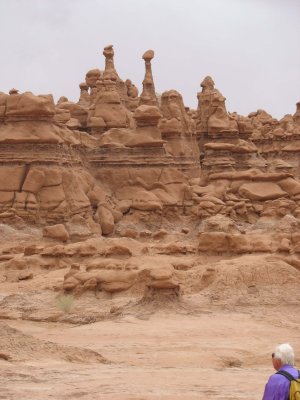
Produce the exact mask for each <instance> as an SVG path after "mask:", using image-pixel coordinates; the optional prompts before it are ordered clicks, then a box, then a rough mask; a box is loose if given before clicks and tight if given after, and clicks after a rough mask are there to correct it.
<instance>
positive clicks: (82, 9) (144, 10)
mask: <svg viewBox="0 0 300 400" xmlns="http://www.w3.org/2000/svg"><path fill="white" fill-rule="evenodd" d="M0 37H1V42H0V43H1V62H0V91H2V92H6V93H7V92H8V91H9V90H10V89H11V88H12V87H15V88H17V89H19V90H20V91H21V92H23V91H27V90H30V91H32V92H33V93H34V94H45V93H52V94H54V97H55V99H56V100H57V99H58V98H59V97H60V96H62V95H64V96H67V97H68V98H69V99H70V100H73V101H77V100H78V96H79V88H78V84H79V83H80V82H82V81H84V78H85V73H86V72H87V71H88V70H89V69H92V68H100V69H103V67H104V57H103V55H102V50H103V47H104V46H106V45H108V44H113V45H114V49H115V65H116V68H117V71H118V73H119V75H120V77H121V78H122V79H124V80H125V79H126V78H130V79H131V80H132V81H133V82H134V83H135V84H136V85H137V86H138V88H139V90H141V82H142V80H143V76H144V63H143V60H142V59H141V56H142V54H143V53H144V51H146V50H148V49H153V50H154V51H155V58H154V60H153V62H152V66H153V75H154V80H155V85H156V91H157V92H160V93H161V92H163V91H165V90H170V89H176V90H178V91H179V92H180V93H181V94H182V95H183V98H184V102H185V104H186V105H187V106H190V107H192V108H196V106H197V97H196V95H197V92H198V91H200V82H201V81H202V79H203V78H204V77H205V76H206V75H211V76H212V77H213V79H214V81H215V84H216V87H217V88H218V89H219V90H220V91H221V92H222V93H223V95H224V96H225V97H226V98H227V102H226V104H227V109H228V110H229V111H237V112H238V113H240V114H242V115H247V114H248V113H249V112H251V111H255V110H257V109H259V108H263V109H265V110H266V111H268V112H270V113H271V114H272V115H273V116H274V117H277V118H281V117H282V116H283V115H284V114H287V113H291V114H293V113H294V112H295V103H296V102H297V101H299V100H300V0H0Z"/></svg>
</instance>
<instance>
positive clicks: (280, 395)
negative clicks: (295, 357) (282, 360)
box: [262, 365, 298, 400]
mask: <svg viewBox="0 0 300 400" xmlns="http://www.w3.org/2000/svg"><path fill="white" fill-rule="evenodd" d="M279 371H286V372H289V373H290V374H291V375H293V377H294V378H298V371H297V370H296V369H295V368H293V367H292V366H291V365H283V366H282V367H281V368H280V370H279ZM289 391H290V381H289V380H288V379H287V378H286V377H285V376H283V375H279V374H274V375H271V376H270V378H269V380H268V382H267V384H266V387H265V392H264V395H263V398H262V400H288V399H289Z"/></svg>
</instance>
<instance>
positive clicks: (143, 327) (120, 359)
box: [0, 306, 300, 400]
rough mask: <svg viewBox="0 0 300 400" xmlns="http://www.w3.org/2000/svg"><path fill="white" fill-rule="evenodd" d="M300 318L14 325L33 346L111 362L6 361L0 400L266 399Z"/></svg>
mask: <svg viewBox="0 0 300 400" xmlns="http://www.w3.org/2000/svg"><path fill="white" fill-rule="evenodd" d="M297 315H298V312H297V306H294V307H293V306H288V307H285V306H282V307H278V306H277V307H272V306H269V307H248V308H247V307H244V308H242V307H240V308H235V309H231V310H230V309H225V308H222V307H216V308H210V309H209V308H203V309H202V310H200V311H199V312H198V313H197V314H194V315H188V314H187V315H183V314H182V313H180V314H177V313H176V312H167V311H158V312H156V313H153V314H148V315H147V313H145V314H144V315H143V314H139V315H137V314H136V315H134V313H132V314H130V313H129V314H127V315H125V316H120V317H119V318H117V319H114V320H108V321H100V322H96V323H93V324H89V325H80V326H74V325H68V324H58V323H41V322H31V321H21V320H10V321H7V324H8V325H9V326H11V327H13V328H16V329H17V330H18V331H21V332H23V333H26V334H29V335H32V336H33V337H34V338H37V339H42V340H47V341H51V342H54V343H58V344H60V345H65V346H76V347H81V348H86V349H92V350H95V351H97V352H99V353H101V354H102V355H103V356H104V357H105V358H106V359H107V360H109V362H108V363H95V362H92V363H90V362H66V361H63V360H60V359H56V360H55V359H46V358H44V356H43V355H42V354H41V358H40V359H39V357H37V359H32V360H30V361H25V362H24V361H23V362H16V361H5V360H0V373H1V377H0V381H1V393H0V399H11V400H17V399H21V398H22V399H23V400H35V399H36V400H37V399H39V400H41V399H43V400H44V399H57V400H60V399H62V400H63V399H76V398H81V399H86V400H88V399H105V400H106V399H107V400H108V399H120V400H123V399H124V400H125V399H126V400H127V399H128V400H129V399H132V400H133V399H135V400H137V399H139V400H142V399H145V400H146V399H147V400H150V399H163V400H167V399H168V400H171V399H182V400H187V399H213V398H217V399H224V400H225V399H248V400H252V399H260V398H261V396H262V392H263V389H264V385H265V381H266V379H267V377H268V376H269V375H270V374H271V373H273V371H272V367H271V360H270V354H271V352H272V351H273V347H274V345H276V344H277V343H280V342H283V341H287V342H290V343H291V344H293V345H294V347H295V349H299V348H300V331H299V329H298V326H297V321H296V318H297ZM2 350H5V349H2Z"/></svg>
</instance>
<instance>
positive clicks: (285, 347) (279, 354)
mask: <svg viewBox="0 0 300 400" xmlns="http://www.w3.org/2000/svg"><path fill="white" fill-rule="evenodd" d="M274 357H275V358H278V359H279V360H281V362H282V364H283V365H285V364H287V365H294V363H295V354H294V350H293V348H292V346H291V345H290V344H288V343H282V344H279V345H278V346H277V347H276V349H275V352H274Z"/></svg>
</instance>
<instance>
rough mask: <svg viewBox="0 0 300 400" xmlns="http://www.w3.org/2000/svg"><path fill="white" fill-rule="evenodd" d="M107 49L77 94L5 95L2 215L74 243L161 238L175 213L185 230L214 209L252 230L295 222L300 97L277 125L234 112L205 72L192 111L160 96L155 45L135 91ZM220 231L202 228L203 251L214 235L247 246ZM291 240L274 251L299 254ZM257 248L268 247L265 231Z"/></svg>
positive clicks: (0, 138)
mask: <svg viewBox="0 0 300 400" xmlns="http://www.w3.org/2000/svg"><path fill="white" fill-rule="evenodd" d="M103 55H104V57H105V67H104V69H103V70H100V69H97V68H96V69H91V70H90V71H88V72H87V74H86V78H85V82H83V83H81V84H80V85H79V88H80V96H79V100H78V102H72V101H69V100H68V99H67V98H66V97H61V98H60V99H59V101H58V103H57V104H56V105H55V104H54V102H53V98H52V96H51V95H40V96H35V95H33V94H32V93H30V92H26V93H21V94H19V93H18V91H17V90H15V89H12V90H11V91H10V93H9V94H5V93H0V223H1V222H3V223H7V222H8V223H11V224H13V223H14V224H19V225H20V224H25V225H26V223H33V222H34V223H36V224H40V225H42V226H45V225H47V226H50V228H51V229H50V228H47V229H48V230H47V229H46V230H45V235H46V236H47V237H51V238H52V239H53V240H56V239H57V240H61V241H63V240H71V241H72V240H75V239H76V240H84V239H86V238H87V237H89V236H91V235H100V234H102V235H104V236H110V237H111V236H114V235H115V236H118V235H119V234H120V235H121V233H122V235H123V236H124V237H131V238H135V239H136V238H140V239H141V240H142V238H143V240H144V239H145V238H147V237H151V238H153V239H154V240H157V239H158V238H164V237H165V236H167V235H168V230H167V229H164V226H163V225H164V223H166V225H167V226H169V224H171V222H170V221H172V223H174V224H176V223H177V222H176V221H178V220H179V218H181V217H182V218H186V219H188V225H190V226H187V227H186V226H185V227H183V228H182V229H183V231H182V232H187V233H186V234H187V235H188V234H189V232H191V231H193V229H194V228H193V229H192V228H191V227H194V226H195V224H196V225H197V224H198V225H201V226H205V221H211V219H213V218H216V217H220V218H221V219H222V218H223V219H229V220H230V221H232V223H233V224H250V225H251V226H255V224H258V226H260V225H259V224H265V223H270V224H271V223H275V222H276V223H279V221H281V220H282V219H284V218H292V219H296V220H298V218H299V216H300V189H299V187H300V181H299V177H300V164H299V151H300V125H299V112H300V111H299V110H300V108H299V107H300V106H299V104H300V103H297V110H296V113H295V114H294V115H286V116H285V117H284V118H282V119H281V120H280V121H278V120H276V119H274V118H272V116H271V115H270V114H268V113H267V112H266V111H264V110H257V111H256V112H253V113H251V114H249V115H248V116H240V115H238V114H237V113H230V112H228V111H227V109H226V106H225V100H226V99H225V97H223V95H222V94H221V93H220V92H219V91H218V90H217V89H216V88H215V86H214V82H213V80H212V78H211V77H209V76H208V77H206V78H205V79H204V80H203V81H202V83H201V87H202V91H201V92H200V93H198V109H197V110H190V109H188V108H187V107H185V106H184V102H183V98H182V96H181V94H180V93H179V92H177V91H176V90H169V91H165V92H163V93H162V95H161V98H160V101H158V99H157V95H156V93H155V84H154V79H153V75H152V68H151V60H152V59H153V57H154V52H153V51H152V50H148V51H146V52H145V54H144V55H143V59H144V61H145V77H144V80H143V82H142V83H143V90H142V93H141V95H140V96H139V93H138V89H137V87H136V86H135V85H134V84H133V83H132V82H131V81H130V80H129V79H127V80H126V81H125V82H124V81H123V80H122V79H121V78H120V76H119V74H118V72H117V71H116V68H115V65H114V49H113V46H112V45H109V46H106V47H105V48H104V51H103ZM152 219H153V220H155V221H156V222H155V224H156V231H155V232H154V231H151V229H149V226H150V227H152V226H153V225H155V224H154V223H152V222H151V221H152ZM157 221H160V222H159V223H158V222H157ZM223 222H224V220H223ZM60 224H64V225H63V226H64V227H65V230H66V232H63V229H62V228H61V229H59V228H55V226H58V225H60ZM126 224H128V226H127V225H126ZM139 224H140V225H139ZM159 224H160V225H159ZM158 225H159V228H158ZM53 226H54V227H53ZM210 226H213V224H211V225H210ZM49 229H50V230H49ZM153 229H154V228H153ZM218 229H219V228H217V227H215V228H214V229H213V228H210V230H209V231H208V232H206V231H203V232H202V233H201V235H202V239H201V243H200V244H199V251H200V249H201V251H204V250H203V249H205V248H207V247H208V246H209V243H211V242H214V244H215V246H216V252H221V251H223V250H224V249H226V248H230V249H232V250H231V251H232V252H248V251H249V252H251V251H254V250H253V249H254V247H255V246H254V245H253V244H249V242H248V240H246V239H245V236H244V233H242V232H240V231H239V230H235V229H233V230H232V231H230V232H228V231H226V232H220V231H219V230H218ZM295 229H296V231H297V229H298V228H297V227H296V228H295ZM47 232H48V233H47ZM158 232H159V233H158ZM162 232H164V234H162ZM51 235H52V236H51ZM68 235H69V236H68ZM122 235H121V236H122ZM160 235H162V236H160ZM228 235H229V236H228ZM254 236H255V235H254ZM257 237H258V236H257ZM285 239H287V240H285ZM259 240H260V239H255V238H254V239H253V243H259ZM288 240H290V242H291V243H292V241H291V239H290V238H282V240H281V241H280V243H281V244H280V246H281V249H292V250H291V251H295V248H296V249H297V247H295V246H294V245H290V244H289V242H288ZM262 243H265V242H264V241H262ZM228 246H229V247H228ZM253 246H254V247H253ZM257 246H258V245H257ZM258 248H264V249H267V250H266V251H273V246H272V245H270V243H269V238H268V240H267V241H266V243H265V244H261V247H259V246H258ZM164 251H167V250H166V249H165V250H164ZM168 251H172V249H171V250H170V249H169V250H168ZM224 251H225V250H224ZM276 251H277V250H276ZM278 251H279V250H278ZM282 251H283V250H282ZM284 251H287V250H284ZM288 251H290V250H288Z"/></svg>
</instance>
